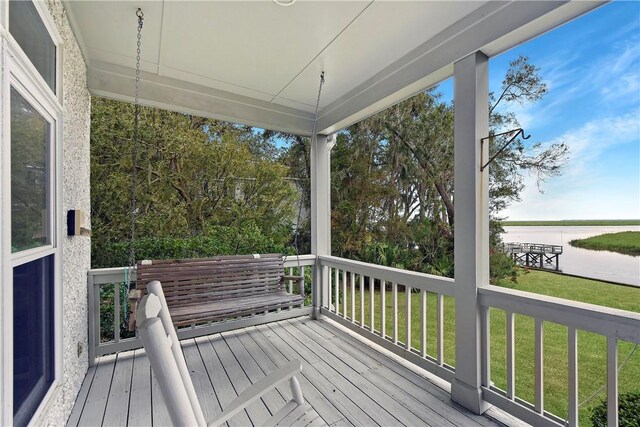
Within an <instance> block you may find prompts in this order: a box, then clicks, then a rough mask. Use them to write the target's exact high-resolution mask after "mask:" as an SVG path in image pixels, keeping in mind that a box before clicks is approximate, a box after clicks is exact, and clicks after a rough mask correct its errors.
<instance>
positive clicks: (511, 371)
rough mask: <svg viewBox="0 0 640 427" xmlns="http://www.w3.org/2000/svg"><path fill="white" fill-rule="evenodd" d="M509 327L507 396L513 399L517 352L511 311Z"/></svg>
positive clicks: (507, 322)
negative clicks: (515, 350)
mask: <svg viewBox="0 0 640 427" xmlns="http://www.w3.org/2000/svg"><path fill="white" fill-rule="evenodd" d="M506 328H507V397H508V398H509V399H511V400H513V399H514V398H515V352H514V346H515V343H514V336H513V328H514V317H513V313H512V312H510V311H507V312H506Z"/></svg>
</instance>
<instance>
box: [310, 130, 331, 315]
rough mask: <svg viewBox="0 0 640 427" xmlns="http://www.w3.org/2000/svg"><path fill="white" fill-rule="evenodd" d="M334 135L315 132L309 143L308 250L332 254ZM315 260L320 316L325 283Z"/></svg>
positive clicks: (315, 302)
mask: <svg viewBox="0 0 640 427" xmlns="http://www.w3.org/2000/svg"><path fill="white" fill-rule="evenodd" d="M334 141H335V136H334V135H328V136H327V135H317V136H316V138H315V139H314V140H313V141H312V143H311V253H312V254H314V255H316V256H318V255H331V163H330V162H331V148H332V147H333V144H334ZM325 281H326V278H324V277H322V268H321V267H320V265H319V263H317V262H316V266H315V269H314V275H313V283H314V287H313V295H312V306H313V313H312V316H313V318H314V319H317V318H318V317H319V316H320V307H321V305H322V301H327V300H328V287H327V286H328V284H327V283H325Z"/></svg>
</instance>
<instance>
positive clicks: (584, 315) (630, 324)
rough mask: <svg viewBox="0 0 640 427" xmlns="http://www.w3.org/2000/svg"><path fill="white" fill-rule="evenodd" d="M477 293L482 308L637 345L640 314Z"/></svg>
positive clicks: (527, 295) (494, 291)
mask: <svg viewBox="0 0 640 427" xmlns="http://www.w3.org/2000/svg"><path fill="white" fill-rule="evenodd" d="M478 294H479V296H480V303H481V304H482V305H483V306H485V307H495V308H499V309H502V310H507V311H510V312H513V313H519V314H524V315H526V316H530V317H534V318H537V319H542V320H545V321H549V322H553V323H558V324H561V325H567V326H573V327H575V328H576V329H580V330H583V331H587V332H595V333H597V334H601V335H605V336H611V337H617V338H618V339H621V340H625V341H630V342H633V343H637V344H640V313H635V312H632V311H626V310H619V309H616V308H610V307H604V306H601V305H595V304H588V303H584V302H578V301H570V300H566V299H562V298H556V297H550V296H546V295H540V294H534V293H531V292H524V291H518V290H515V289H508V288H502V287H499V286H491V285H490V286H486V287H482V288H479V289H478Z"/></svg>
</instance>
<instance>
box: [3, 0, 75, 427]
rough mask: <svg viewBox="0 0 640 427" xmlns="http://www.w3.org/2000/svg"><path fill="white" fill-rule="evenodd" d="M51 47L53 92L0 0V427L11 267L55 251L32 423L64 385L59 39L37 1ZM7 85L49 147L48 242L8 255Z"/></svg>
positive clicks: (8, 378) (7, 371)
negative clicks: (44, 387)
mask: <svg viewBox="0 0 640 427" xmlns="http://www.w3.org/2000/svg"><path fill="white" fill-rule="evenodd" d="M33 3H34V5H35V7H36V10H37V11H38V13H39V15H40V18H41V19H42V22H43V23H44V25H45V28H46V29H47V31H48V33H49V36H50V37H51V40H52V41H53V43H54V45H55V48H56V64H55V69H56V83H55V92H54V91H53V90H52V89H51V88H50V87H49V85H48V84H47V83H46V82H45V80H44V78H43V77H42V76H41V75H40V73H39V72H38V70H37V69H36V67H35V66H34V65H33V64H32V63H31V61H30V60H29V58H28V57H27V55H26V54H25V53H24V51H23V50H22V49H21V48H20V46H19V45H18V43H17V42H16V40H15V39H14V38H13V37H12V36H11V34H10V33H9V31H8V27H9V25H8V24H9V22H8V21H9V13H8V12H9V2H8V1H7V0H0V62H1V63H2V67H1V70H2V71H1V74H0V85H1V88H2V90H1V91H0V117H1V118H2V120H0V142H1V144H0V147H1V148H0V181H1V182H2V183H4V184H3V186H2V187H1V188H0V200H1V201H2V203H1V208H0V282H1V283H3V284H4V285H3V286H2V288H1V289H0V309H1V310H0V311H1V312H2V315H1V316H0V325H1V326H0V331H1V333H2V337H1V338H0V425H12V424H13V286H12V283H13V268H14V267H16V266H19V265H22V264H24V263H27V262H30V261H33V260H35V259H39V258H43V257H45V256H48V255H52V254H53V255H54V292H53V298H54V301H53V311H54V314H53V315H54V322H55V323H54V338H53V339H54V357H55V364H54V380H53V383H52V385H51V387H50V388H49V390H48V391H47V393H46V394H45V396H44V398H43V399H42V401H41V402H40V405H39V407H38V409H37V410H36V412H35V413H34V415H33V417H32V418H31V422H30V423H33V422H34V421H35V420H38V419H39V417H40V416H41V415H42V413H43V411H44V409H45V408H46V407H47V406H48V404H49V403H50V402H51V400H52V397H54V396H55V395H56V394H57V392H58V389H59V388H60V386H61V385H62V383H63V331H62V315H63V306H62V301H63V281H62V268H63V263H62V232H63V211H62V210H63V206H62V202H63V198H62V171H63V157H62V155H63V151H62V147H63V133H62V130H63V107H62V99H63V98H62V96H63V93H62V83H63V82H62V45H63V42H62V37H61V36H60V34H59V33H58V31H57V29H56V25H55V22H54V20H53V17H52V16H51V14H50V13H49V12H48V10H47V8H46V5H45V4H44V3H43V2H41V1H37V0H36V1H34V2H33ZM11 87H13V88H14V89H15V90H17V91H18V92H19V93H20V94H21V95H22V96H23V97H24V98H25V99H26V100H27V101H28V102H29V103H30V104H31V105H32V106H33V107H34V108H35V109H36V110H37V111H38V112H39V113H40V114H41V115H42V116H43V117H44V118H45V119H46V120H47V121H49V123H50V124H51V127H50V132H51V145H50V171H49V178H50V179H49V185H50V187H49V191H50V212H49V215H50V217H49V224H50V227H51V228H50V233H51V242H50V244H47V245H44V246H40V247H38V248H33V249H29V250H25V251H20V252H16V253H11V202H10V201H11V187H10V185H9V184H8V183H10V182H11V143H10V141H11V115H10V99H11V96H10V93H11Z"/></svg>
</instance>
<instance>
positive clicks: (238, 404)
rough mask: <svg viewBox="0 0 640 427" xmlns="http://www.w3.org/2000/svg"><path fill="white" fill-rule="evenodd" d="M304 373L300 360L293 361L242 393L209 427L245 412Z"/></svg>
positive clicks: (209, 423)
mask: <svg viewBox="0 0 640 427" xmlns="http://www.w3.org/2000/svg"><path fill="white" fill-rule="evenodd" d="M301 371H302V364H301V363H300V361H299V360H297V359H296V360H293V361H291V362H290V363H289V364H288V365H286V366H283V367H282V368H280V369H278V370H277V371H274V372H272V373H270V374H269V375H267V376H266V377H264V378H262V379H261V380H260V381H258V382H256V383H255V384H253V385H252V386H251V387H249V388H248V389H246V390H245V391H243V392H242V393H240V395H238V397H236V398H235V400H234V401H233V402H231V404H229V406H227V407H226V408H225V409H224V410H223V411H222V413H221V414H220V415H218V416H217V417H216V418H214V419H213V420H211V421H209V422H208V423H207V425H208V426H210V427H213V426H219V425H220V424H223V423H225V422H227V421H228V420H229V419H230V418H232V417H233V416H234V415H236V414H238V413H239V412H240V411H242V410H244V408H246V407H247V406H249V405H250V404H252V403H253V402H255V401H256V400H258V399H260V398H261V397H262V396H264V395H265V394H266V393H268V392H269V391H271V390H273V389H274V388H275V387H277V386H278V385H280V384H282V383H283V382H285V381H287V380H289V379H290V378H293V377H295V375H296V374H298V373H300V372H301Z"/></svg>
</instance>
